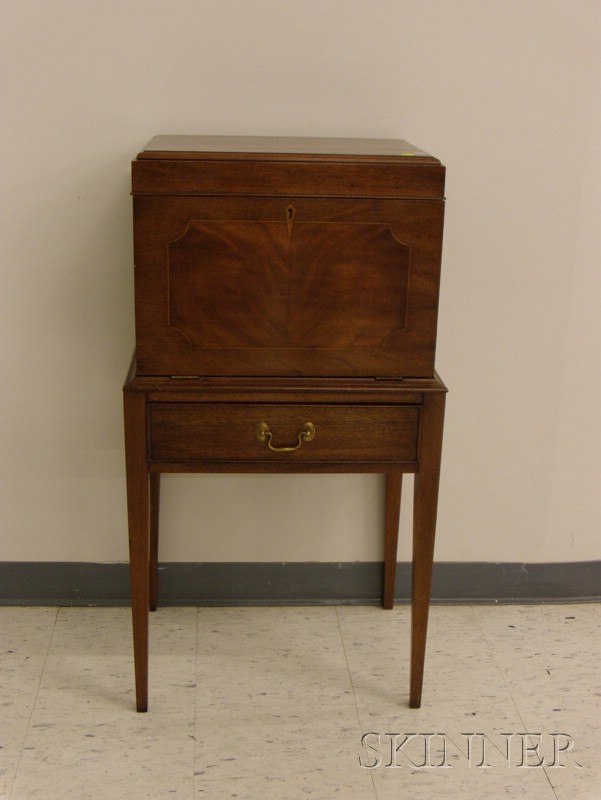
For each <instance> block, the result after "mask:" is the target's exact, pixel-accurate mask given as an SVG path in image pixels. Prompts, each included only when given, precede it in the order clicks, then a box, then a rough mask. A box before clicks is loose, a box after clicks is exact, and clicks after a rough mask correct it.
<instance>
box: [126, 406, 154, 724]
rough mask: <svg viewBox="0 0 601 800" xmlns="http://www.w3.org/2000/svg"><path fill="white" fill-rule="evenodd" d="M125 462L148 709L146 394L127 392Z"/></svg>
mask: <svg viewBox="0 0 601 800" xmlns="http://www.w3.org/2000/svg"><path fill="white" fill-rule="evenodd" d="M124 412H125V463H126V473H127V512H128V522H129V558H130V579H131V607H132V621H133V634H134V665H135V675H136V708H137V710H138V711H146V710H147V708H148V608H149V602H150V597H149V561H150V490H149V476H148V462H147V457H146V396H145V394H144V392H138V391H127V390H125V392H124Z"/></svg>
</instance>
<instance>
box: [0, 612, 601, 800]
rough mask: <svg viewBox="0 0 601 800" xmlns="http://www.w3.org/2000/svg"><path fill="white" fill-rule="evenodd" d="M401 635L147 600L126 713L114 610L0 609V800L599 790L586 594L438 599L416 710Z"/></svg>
mask: <svg viewBox="0 0 601 800" xmlns="http://www.w3.org/2000/svg"><path fill="white" fill-rule="evenodd" d="M409 635H410V609H409V608H408V607H406V606H401V607H399V608H396V609H394V610H392V611H383V610H382V609H380V608H376V607H353V606H346V607H339V608H334V607H319V608H300V607H288V608H264V607H263V608H209V609H207V608H201V609H191V608H168V609H160V610H159V611H158V612H157V613H156V614H153V615H151V637H150V641H151V645H150V703H149V709H150V710H149V712H148V713H147V714H137V713H136V712H135V710H134V691H133V688H134V687H133V655H132V647H131V618H130V612H129V609H98V608H91V609H90V608H69V609H58V610H57V609H47V608H40V609H35V608H0V709H1V719H0V737H1V739H0V800H38V799H39V800H70V799H71V798H73V800H75V799H76V798H77V800H112V798H115V799H116V800H117V799H118V800H140V799H141V798H151V799H152V800H155V799H156V800H163V798H171V797H173V798H177V799H178V800H179V798H181V799H182V800H222V799H224V798H225V799H226V800H227V798H238V799H239V800H240V799H242V798H248V800H256V798H260V800H272V799H273V800H296V798H298V800H301V798H302V799H304V798H315V799H316V800H329V799H330V798H332V797H340V798H344V800H355V798H357V800H389V799H390V800H393V798H394V800H397V798H399V797H411V800H422V799H423V800H433V798H435V797H445V798H453V797H457V798H459V797H461V798H462V799H463V800H480V799H481V798H482V797H494V798H504V797H507V798H524V799H525V800H600V798H601V767H600V765H599V764H598V755H597V754H598V752H599V750H600V748H601V723H600V722H599V720H600V719H601V681H600V669H599V666H598V665H599V663H601V606H600V605H595V604H591V605H549V606H481V607H475V606H470V607H452V606H447V607H444V606H434V607H433V608H432V610H431V621H430V629H429V636H428V648H427V654H426V670H425V679H424V695H423V704H422V708H421V709H409V708H408V705H407V702H408V688H409ZM508 741H509V749H508V750H507V749H504V747H507V742H508ZM362 742H363V744H362ZM468 742H469V744H470V746H471V750H469V749H468ZM483 748H484V750H483ZM527 748H529V749H527ZM483 753H484V755H485V758H486V760H485V762H483V761H482V754H483ZM524 759H525V760H524Z"/></svg>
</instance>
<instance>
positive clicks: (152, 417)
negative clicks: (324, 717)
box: [124, 136, 446, 711]
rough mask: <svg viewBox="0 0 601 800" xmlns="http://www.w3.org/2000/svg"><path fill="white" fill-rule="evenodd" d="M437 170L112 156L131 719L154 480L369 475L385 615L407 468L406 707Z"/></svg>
mask: <svg viewBox="0 0 601 800" xmlns="http://www.w3.org/2000/svg"><path fill="white" fill-rule="evenodd" d="M444 176H445V171H444V167H443V166H442V165H441V163H440V162H439V161H438V160H437V159H436V158H433V157H432V156H430V155H428V154H427V153H424V152H422V151H421V150H419V149H416V148H415V147H413V146H412V145H410V144H408V143H407V142H404V141H401V140H380V139H312V138H299V139H296V138H252V137H221V136H216V137H211V136H157V137H156V138H154V139H153V140H152V141H151V142H150V143H149V145H148V146H147V147H146V149H145V150H143V151H142V152H141V153H140V154H139V155H138V157H137V158H136V160H135V161H134V162H133V164H132V178H133V205H134V257H135V315H136V351H135V356H134V360H133V362H132V367H131V370H130V373H129V375H128V377H127V381H126V383H125V386H124V404H125V449H126V468H127V500H128V519H129V540H130V572H131V588H132V614H133V632H134V658H135V677H136V707H137V709H138V711H146V709H147V707H148V612H149V610H154V609H155V608H156V603H157V588H156V587H157V583H156V574H157V550H158V506H159V487H160V475H161V473H163V472H235V473H241V472H264V473H281V472H286V473H300V472H318V473H321V472H334V473H341V472H375V473H383V474H384V475H385V480H386V499H385V504H386V509H385V531H384V532H383V543H384V570H383V606H384V608H392V606H393V602H394V581H395V570H396V554H397V539H398V527H399V511H400V498H401V481H402V476H403V473H414V474H415V481H414V519H413V560H412V594H411V615H412V625H411V677H410V693H409V703H410V705H411V706H412V707H414V708H417V707H419V706H420V703H421V694H422V680H423V669H424V655H425V645H426V630H427V622H428V610H429V602H430V585H431V576H432V560H433V550H434V535H435V526H436V506H437V496H438V484H439V473H440V456H441V446H442V434H443V419H444V402H445V394H446V388H445V386H444V384H443V383H442V381H441V380H440V378H439V377H438V375H437V374H436V372H435V369H434V357H435V348H436V325H437V314H438V292H439V283H440V263H441V249H442V231H443V215H444Z"/></svg>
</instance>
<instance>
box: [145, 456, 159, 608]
mask: <svg viewBox="0 0 601 800" xmlns="http://www.w3.org/2000/svg"><path fill="white" fill-rule="evenodd" d="M160 496H161V473H160V472H151V473H150V564H149V579H148V594H149V604H148V607H149V609H150V610H151V611H156V610H157V590H158V587H157V582H158V568H159V504H160Z"/></svg>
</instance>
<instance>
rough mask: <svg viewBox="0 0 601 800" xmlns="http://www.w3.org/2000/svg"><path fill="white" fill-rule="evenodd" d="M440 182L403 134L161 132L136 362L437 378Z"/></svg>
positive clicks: (145, 156)
mask: <svg viewBox="0 0 601 800" xmlns="http://www.w3.org/2000/svg"><path fill="white" fill-rule="evenodd" d="M443 185H444V167H442V166H441V164H440V163H439V161H437V160H436V159H435V158H432V157H431V156H428V155H426V154H425V153H422V152H421V151H419V150H416V149H415V148H413V147H412V146H411V145H409V144H407V143H406V142H397V141H390V142H387V141H379V140H376V141H369V140H368V141H363V140H336V139H333V140H328V139H323V140H320V139H317V140H313V139H309V140H307V139H298V140H296V139H292V140H287V139H246V138H230V139H223V138H220V137H219V138H211V137H196V136H175V137H168V136H158V137H156V138H155V139H153V140H152V141H151V142H150V144H149V145H148V147H147V148H146V150H144V151H143V152H142V153H140V155H139V156H138V158H137V159H136V161H134V163H133V195H134V232H135V265H136V348H137V367H138V374H139V375H282V376H292V375H295V376H300V375H304V376H347V377H348V376H362V377H392V376H394V377H399V376H402V377H432V376H433V374H434V352H435V345H436V319H437V309H438V288H439V281H440V258H441V247H442V227H443V208H444V200H443Z"/></svg>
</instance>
